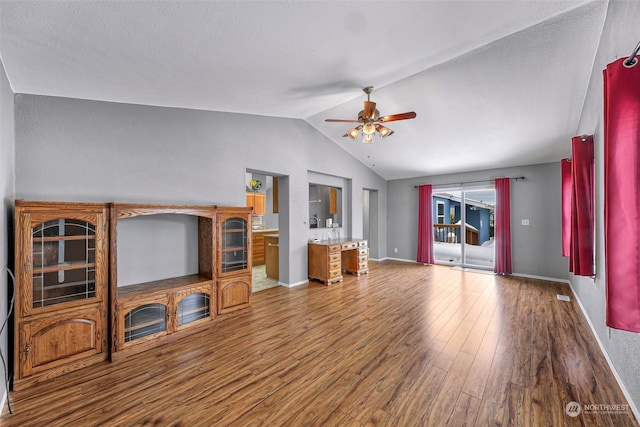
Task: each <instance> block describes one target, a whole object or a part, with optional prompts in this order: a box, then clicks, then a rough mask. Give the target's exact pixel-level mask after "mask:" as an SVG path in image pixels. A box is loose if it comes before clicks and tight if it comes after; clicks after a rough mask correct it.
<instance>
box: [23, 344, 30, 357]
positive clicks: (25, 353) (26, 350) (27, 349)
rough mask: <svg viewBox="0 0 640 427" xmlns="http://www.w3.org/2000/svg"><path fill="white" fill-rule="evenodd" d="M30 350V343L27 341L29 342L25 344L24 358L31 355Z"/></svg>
mask: <svg viewBox="0 0 640 427" xmlns="http://www.w3.org/2000/svg"><path fill="white" fill-rule="evenodd" d="M29 350H30V348H29V343H27V344H26V345H25V346H24V358H25V359H26V358H28V357H29Z"/></svg>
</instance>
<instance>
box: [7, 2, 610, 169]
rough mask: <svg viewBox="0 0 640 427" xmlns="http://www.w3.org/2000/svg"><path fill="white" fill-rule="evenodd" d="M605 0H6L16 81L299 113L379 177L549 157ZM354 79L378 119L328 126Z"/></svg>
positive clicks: (71, 92) (577, 106) (75, 93)
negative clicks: (368, 129)
mask: <svg viewBox="0 0 640 427" xmlns="http://www.w3.org/2000/svg"><path fill="white" fill-rule="evenodd" d="M606 11H607V1H606V0H598V1H586V0H582V1H580V0H576V1H560V0H548V1H545V0H539V1H536V0H530V1H525V0H515V1H505V0H497V1H489V0H487V1H483V0H468V1H464V0H458V1H397V0H393V1H177V0H175V1H165V2H151V1H126V2H125V1H122V2H113V1H7V0H2V1H1V2H0V57H1V59H2V62H3V64H4V66H5V70H6V73H7V76H8V79H9V82H10V84H11V87H12V89H13V91H14V92H15V93H25V94H38V95H51V96H61V97H69V98H82V99H91V100H101V101H112V102H122V103H134V104H145V105H155V106H168V107H180V108H193V109H202V110H212V111H226V112H235V113H246V114H258V115H265V116H277V117H287V118H297V119H303V120H306V121H307V122H308V123H310V125H312V126H314V127H315V128H316V129H318V130H319V131H320V132H322V133H323V134H324V135H326V136H327V137H328V138H330V139H331V140H333V141H334V142H335V143H336V144H338V145H339V146H340V147H342V148H343V149H344V150H346V151H347V152H349V153H350V154H351V155H353V156H355V157H356V158H358V159H360V160H361V161H362V162H363V163H364V164H366V165H367V166H369V167H370V168H372V169H373V170H374V171H376V172H377V173H378V174H380V175H381V176H382V177H384V178H385V179H396V178H406V177H413V176H424V175H432V174H440V173H449V172H461V171H468V170H480V169H487V168H493V167H502V166H516V165H523V164H533V163H544V162H550V161H556V160H559V159H560V158H561V157H563V156H566V155H567V154H568V150H569V140H570V138H571V136H573V135H574V134H575V133H576V132H577V126H578V122H579V119H580V113H581V111H582V107H583V102H584V98H585V94H586V91H587V86H588V84H589V79H590V77H591V71H592V66H593V61H594V57H595V54H596V50H597V46H598V42H599V39H600V33H601V31H602V28H603V24H604V20H605V17H606ZM365 86H374V87H375V89H374V91H373V93H372V95H371V100H372V101H375V102H376V103H377V108H378V109H379V110H380V113H381V114H382V115H386V114H395V113H401V112H405V111H415V112H416V113H417V118H416V119H413V120H406V121H398V122H392V123H389V124H388V127H390V128H391V129H393V130H394V131H395V134H394V135H392V136H390V137H388V138H385V139H384V140H381V139H376V140H375V141H374V143H373V144H364V143H362V142H361V141H360V140H357V141H353V140H352V139H350V138H343V137H342V135H344V133H345V132H346V131H347V130H348V129H349V128H350V127H352V126H350V125H349V124H347V123H327V122H325V121H324V119H325V118H344V119H356V118H357V114H358V112H359V111H360V110H362V105H363V101H364V100H365V99H366V95H365V94H364V93H363V92H362V88H363V87H365Z"/></svg>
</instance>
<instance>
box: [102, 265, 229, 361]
mask: <svg viewBox="0 0 640 427" xmlns="http://www.w3.org/2000/svg"><path fill="white" fill-rule="evenodd" d="M215 304H216V289H215V287H214V286H213V281H212V280H209V279H207V278H204V277H203V276H200V275H198V274H194V275H190V276H183V277H179V278H174V279H167V280H159V281H154V282H148V283H140V284H136V285H130V286H123V287H121V288H120V289H119V290H118V305H117V307H116V310H115V317H116V320H117V331H118V334H117V337H116V338H115V339H116V340H117V342H116V349H117V353H115V358H114V357H113V356H112V358H114V359H118V358H120V357H123V356H125V355H127V354H128V353H132V352H139V351H142V350H146V349H148V348H151V347H155V346H157V345H160V344H163V343H165V342H166V341H167V340H168V339H169V335H171V334H175V333H176V332H180V331H184V330H189V329H192V330H193V331H195V330H197V329H196V327H197V326H202V325H208V324H209V322H211V321H212V320H213V319H215V317H216V305H215Z"/></svg>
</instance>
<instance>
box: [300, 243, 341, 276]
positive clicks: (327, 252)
mask: <svg viewBox="0 0 640 427" xmlns="http://www.w3.org/2000/svg"><path fill="white" fill-rule="evenodd" d="M341 249H342V248H341V245H340V244H339V243H335V244H317V243H309V245H308V269H309V279H317V280H320V281H321V282H323V283H324V284H325V285H330V284H332V283H335V282H341V281H342V280H343V277H342V268H341V256H340V251H341Z"/></svg>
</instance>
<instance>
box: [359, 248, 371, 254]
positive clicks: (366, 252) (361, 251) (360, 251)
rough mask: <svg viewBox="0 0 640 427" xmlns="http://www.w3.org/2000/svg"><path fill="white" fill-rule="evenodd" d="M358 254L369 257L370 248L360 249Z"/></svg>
mask: <svg viewBox="0 0 640 427" xmlns="http://www.w3.org/2000/svg"><path fill="white" fill-rule="evenodd" d="M358 253H359V254H360V255H367V254H368V253H369V248H360V249H358Z"/></svg>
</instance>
